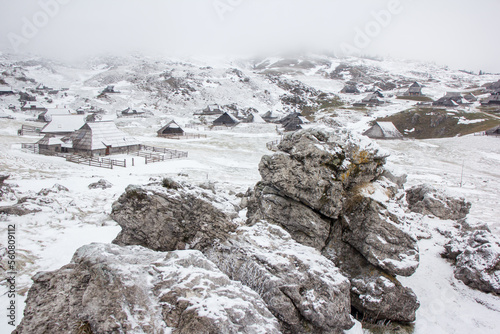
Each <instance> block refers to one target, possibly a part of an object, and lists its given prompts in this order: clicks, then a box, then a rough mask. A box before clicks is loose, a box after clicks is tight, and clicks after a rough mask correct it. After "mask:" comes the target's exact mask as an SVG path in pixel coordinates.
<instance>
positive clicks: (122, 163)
mask: <svg viewBox="0 0 500 334" xmlns="http://www.w3.org/2000/svg"><path fill="white" fill-rule="evenodd" d="M66 161H68V162H73V163H76V164H80V165H87V166H92V167H100V168H108V169H113V166H118V167H127V160H125V159H124V160H115V159H105V158H92V157H85V156H82V155H77V154H68V155H66Z"/></svg>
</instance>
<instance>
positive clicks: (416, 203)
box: [406, 184, 471, 220]
mask: <svg viewBox="0 0 500 334" xmlns="http://www.w3.org/2000/svg"><path fill="white" fill-rule="evenodd" d="M406 201H407V202H408V206H409V208H410V210H411V211H413V212H417V213H421V214H423V215H428V214H430V215H434V216H436V217H438V218H441V219H451V220H458V219H463V218H465V217H466V216H467V214H468V213H469V210H470V207H471V204H470V203H469V202H466V201H465V200H464V199H463V198H453V197H450V196H447V195H446V194H444V193H443V192H441V191H439V190H438V189H436V188H434V187H432V186H430V185H428V184H422V185H418V186H415V187H412V188H410V189H408V190H407V191H406Z"/></svg>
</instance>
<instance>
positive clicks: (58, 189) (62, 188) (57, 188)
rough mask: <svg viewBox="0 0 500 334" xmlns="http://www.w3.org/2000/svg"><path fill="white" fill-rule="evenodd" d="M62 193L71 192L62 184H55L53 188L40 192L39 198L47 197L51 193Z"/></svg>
mask: <svg viewBox="0 0 500 334" xmlns="http://www.w3.org/2000/svg"><path fill="white" fill-rule="evenodd" d="M61 191H69V190H68V188H66V187H65V186H62V185H60V184H57V183H56V184H54V185H53V186H52V188H43V189H42V190H40V191H39V192H38V195H39V196H47V195H48V194H50V193H59V192H61Z"/></svg>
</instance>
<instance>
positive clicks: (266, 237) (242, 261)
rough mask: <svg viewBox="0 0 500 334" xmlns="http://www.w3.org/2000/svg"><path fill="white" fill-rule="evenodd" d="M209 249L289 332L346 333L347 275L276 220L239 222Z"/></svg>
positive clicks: (348, 302) (230, 274)
mask: <svg viewBox="0 0 500 334" xmlns="http://www.w3.org/2000/svg"><path fill="white" fill-rule="evenodd" d="M205 255H206V256H207V257H208V258H209V259H210V260H212V261H213V262H214V263H216V264H217V265H218V267H219V268H220V269H221V270H222V271H223V272H224V273H226V274H227V275H228V276H229V277H230V278H231V279H234V280H238V281H241V282H242V283H243V284H245V285H247V286H249V287H250V288H252V289H253V290H255V291H257V292H258V293H259V294H260V295H261V297H262V299H264V301H265V302H266V304H267V307H268V309H269V310H270V311H271V312H272V313H273V314H274V315H275V316H276V317H277V318H278V319H279V320H280V321H281V322H282V323H283V329H284V330H285V331H286V332H290V333H342V332H343V330H345V329H349V328H350V327H352V325H353V323H352V321H351V319H350V316H349V314H350V311H351V309H350V300H349V298H350V297H349V288H350V285H349V281H348V280H347V278H346V277H344V276H343V275H342V274H341V273H340V271H339V270H338V269H337V268H336V267H335V265H334V264H333V262H331V261H329V260H328V259H326V258H325V257H323V256H322V255H321V254H320V253H319V252H318V251H315V250H314V249H312V248H310V247H306V246H303V245H301V244H299V243H297V242H295V241H294V240H293V239H292V238H291V237H290V235H289V234H288V233H287V232H286V231H285V230H283V229H282V228H280V227H278V226H275V225H271V224H267V223H265V222H261V223H256V224H255V225H253V226H245V227H240V228H239V229H238V230H236V232H235V233H234V234H233V235H232V236H231V238H230V239H228V240H227V241H226V242H224V243H221V244H217V245H215V246H214V247H212V248H210V249H207V250H206V251H205Z"/></svg>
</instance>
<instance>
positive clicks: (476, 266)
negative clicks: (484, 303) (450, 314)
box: [443, 229, 500, 294]
mask: <svg viewBox="0 0 500 334" xmlns="http://www.w3.org/2000/svg"><path fill="white" fill-rule="evenodd" d="M443 256H444V257H446V258H449V259H451V260H452V261H453V262H454V263H455V270H454V275H455V277H456V278H457V279H459V280H461V281H462V282H464V283H465V284H466V285H468V286H470V287H471V288H473V289H477V290H481V291H484V292H493V293H497V294H499V293H500V240H498V238H496V237H495V236H494V235H493V234H491V232H489V231H488V230H485V229H481V230H473V231H464V232H463V233H460V234H457V235H455V236H454V237H453V238H452V239H451V240H450V241H449V242H448V243H447V244H446V245H445V251H444V253H443Z"/></svg>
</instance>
